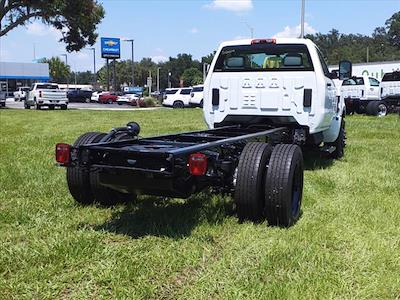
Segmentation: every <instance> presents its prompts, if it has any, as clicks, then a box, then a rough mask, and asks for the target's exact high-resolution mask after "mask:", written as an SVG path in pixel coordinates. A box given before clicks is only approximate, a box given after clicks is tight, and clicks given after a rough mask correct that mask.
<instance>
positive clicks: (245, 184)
mask: <svg viewBox="0 0 400 300" xmlns="http://www.w3.org/2000/svg"><path fill="white" fill-rule="evenodd" d="M271 153H272V146H271V145H269V144H266V143H256V142H253V143H248V144H247V145H246V146H245V147H244V149H243V151H242V154H241V155H240V159H239V165H238V171H237V179H236V188H235V196H234V199H235V203H236V210H237V215H238V218H239V220H240V221H244V220H250V221H253V222H257V221H260V220H262V218H263V212H264V203H265V202H264V176H265V170H266V167H267V165H268V160H269V158H270V156H271Z"/></svg>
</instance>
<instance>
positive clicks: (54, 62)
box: [40, 57, 71, 83]
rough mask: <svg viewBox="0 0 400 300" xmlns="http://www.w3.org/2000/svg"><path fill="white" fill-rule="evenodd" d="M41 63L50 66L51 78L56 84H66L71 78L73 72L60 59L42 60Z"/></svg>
mask: <svg viewBox="0 0 400 300" xmlns="http://www.w3.org/2000/svg"><path fill="white" fill-rule="evenodd" d="M40 62H41V63H48V64H49V71H50V78H51V80H52V81H54V82H58V83H65V82H67V78H69V77H70V74H71V70H70V68H69V66H67V65H66V64H65V63H64V62H63V61H62V60H61V59H60V58H59V57H52V58H50V59H47V58H45V59H42V60H40Z"/></svg>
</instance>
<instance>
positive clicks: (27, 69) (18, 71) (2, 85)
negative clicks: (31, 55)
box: [0, 62, 50, 93]
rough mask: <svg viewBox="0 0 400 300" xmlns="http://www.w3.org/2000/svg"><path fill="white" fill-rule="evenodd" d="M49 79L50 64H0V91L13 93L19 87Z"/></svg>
mask: <svg viewBox="0 0 400 300" xmlns="http://www.w3.org/2000/svg"><path fill="white" fill-rule="evenodd" d="M49 79H50V76H49V64H46V63H16V62H0V91H6V92H7V93H12V92H14V91H16V90H17V89H18V88H19V87H22V86H31V84H32V83H35V82H46V81H49Z"/></svg>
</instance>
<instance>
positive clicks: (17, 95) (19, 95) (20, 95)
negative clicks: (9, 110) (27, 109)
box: [14, 86, 30, 101]
mask: <svg viewBox="0 0 400 300" xmlns="http://www.w3.org/2000/svg"><path fill="white" fill-rule="evenodd" d="M29 90H30V88H29V86H22V87H19V88H18V90H17V91H15V92H14V100H15V101H21V100H25V99H26V95H27V94H28V93H29Z"/></svg>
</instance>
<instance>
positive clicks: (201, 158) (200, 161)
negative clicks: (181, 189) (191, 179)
mask: <svg viewBox="0 0 400 300" xmlns="http://www.w3.org/2000/svg"><path fill="white" fill-rule="evenodd" d="M189 171H190V174H192V175H194V176H203V175H204V174H206V172H207V156H206V155H205V154H203V153H193V154H190V156H189Z"/></svg>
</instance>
